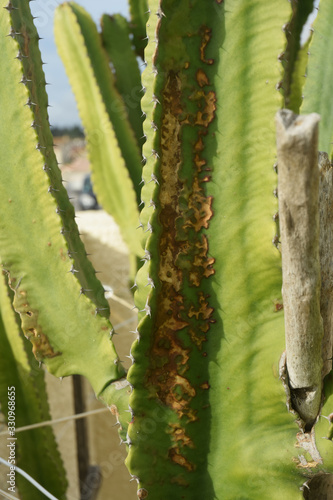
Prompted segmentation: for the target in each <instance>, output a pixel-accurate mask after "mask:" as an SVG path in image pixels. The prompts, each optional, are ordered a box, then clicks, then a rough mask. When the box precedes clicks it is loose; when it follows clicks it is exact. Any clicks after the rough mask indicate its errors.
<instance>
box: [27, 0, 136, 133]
mask: <svg viewBox="0 0 333 500" xmlns="http://www.w3.org/2000/svg"><path fill="white" fill-rule="evenodd" d="M76 2H77V3H78V4H80V5H82V7H84V8H85V9H86V10H87V11H88V12H89V14H90V15H91V16H92V18H93V19H94V21H95V22H96V24H98V23H99V20H100V18H101V16H102V14H106V13H107V14H116V13H120V14H123V15H124V16H126V17H128V3H127V0H76ZM60 3H62V2H60V1H58V0H35V1H34V2H31V3H30V7H31V10H32V13H33V15H34V16H36V17H37V18H36V19H35V21H34V22H35V25H36V27H37V30H38V33H39V36H40V37H41V38H43V40H40V41H39V47H40V50H41V53H42V59H43V62H45V63H46V64H45V65H44V67H43V68H44V71H45V77H46V81H47V83H48V84H49V85H48V86H47V88H46V90H47V93H48V95H49V104H50V106H51V107H50V108H49V117H50V124H51V125H52V126H55V127H67V126H72V125H79V124H80V123H81V121H80V118H79V115H78V112H77V107H76V103H75V98H74V95H73V93H72V91H71V88H70V85H69V82H68V78H67V75H66V73H65V69H64V67H63V64H62V62H61V59H60V57H59V56H58V54H57V49H56V46H55V42H54V34H53V18H54V10H55V9H56V7H57V6H58V5H59V4H60Z"/></svg>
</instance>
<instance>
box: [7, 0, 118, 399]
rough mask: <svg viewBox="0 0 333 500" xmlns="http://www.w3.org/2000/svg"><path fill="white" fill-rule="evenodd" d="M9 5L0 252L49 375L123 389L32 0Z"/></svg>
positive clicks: (24, 322)
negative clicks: (56, 145) (54, 116)
mask: <svg viewBox="0 0 333 500" xmlns="http://www.w3.org/2000/svg"><path fill="white" fill-rule="evenodd" d="M1 7H3V9H1V11H2V15H1V19H0V23H1V24H0V30H1V31H0V44H1V57H2V59H1V64H2V71H1V75H0V88H1V109H2V113H3V114H4V116H6V117H7V119H6V122H5V121H2V122H1V124H0V137H1V143H0V164H1V183H0V199H1V201H0V221H1V222H0V258H1V264H2V267H3V269H4V270H5V271H6V273H7V275H8V282H9V285H10V287H11V288H12V289H13V291H14V308H15V310H16V311H17V312H18V313H19V314H20V317H21V321H22V329H23V332H24V334H25V335H26V336H27V337H28V338H29V339H30V340H31V342H32V343H33V346H34V347H33V350H34V354H35V356H36V358H37V359H38V360H39V361H41V362H43V363H45V364H46V365H47V368H48V369H49V371H50V372H51V373H53V374H54V375H56V376H58V377H60V376H67V375H70V374H74V373H76V374H81V375H85V376H86V377H87V378H88V379H89V380H90V382H91V384H92V386H93V388H94V390H95V392H96V394H97V395H98V396H99V397H102V398H103V391H104V389H105V388H106V387H107V388H108V394H109V395H110V394H111V393H112V392H116V394H117V395H119V394H120V392H118V391H117V390H116V387H115V386H113V385H110V384H111V383H112V382H113V381H116V380H119V379H121V378H122V377H123V376H124V374H125V371H124V369H123V367H122V366H121V364H120V362H119V359H118V356H117V354H116V352H115V349H114V346H113V343H112V340H111V337H112V334H113V330H112V326H111V324H110V323H109V321H108V320H107V319H106V317H107V316H108V314H109V309H108V304H107V301H106V299H105V298H104V290H103V287H102V285H101V284H100V282H99V281H98V280H97V278H96V276H95V272H94V269H93V267H92V265H91V263H90V262H89V260H88V259H87V257H86V253H85V250H84V247H83V244H82V242H81V240H80V239H79V235H78V229H77V225H76V223H75V221H74V219H73V215H74V210H73V207H72V205H71V204H70V203H69V201H68V197H67V193H66V191H65V189H64V188H63V186H62V183H61V174H60V171H59V168H58V166H57V163H56V159H55V156H54V153H53V148H52V135H51V133H50V130H49V124H48V116H47V110H46V109H47V96H46V93H45V78H44V74H43V71H42V65H41V58H40V52H39V49H38V35H37V32H36V29H35V27H34V25H33V20H32V16H31V13H30V10H29V4H28V3H27V2H25V1H23V0H15V1H11V2H7V1H5V0H3V1H2V2H1ZM104 316H106V317H104ZM92 359H93V360H95V362H93V363H92V362H91V360H92ZM96 360H97V361H96ZM117 387H119V386H117ZM121 392H123V391H121ZM117 397H118V396H117ZM125 399H126V397H125ZM104 401H105V402H106V404H111V403H112V401H109V400H105V399H104Z"/></svg>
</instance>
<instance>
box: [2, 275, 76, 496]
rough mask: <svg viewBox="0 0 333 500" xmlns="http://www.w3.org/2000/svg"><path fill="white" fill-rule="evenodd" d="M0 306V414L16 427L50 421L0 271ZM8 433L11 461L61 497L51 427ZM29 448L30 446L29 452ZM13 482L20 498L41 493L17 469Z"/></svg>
mask: <svg viewBox="0 0 333 500" xmlns="http://www.w3.org/2000/svg"><path fill="white" fill-rule="evenodd" d="M11 294H12V292H11ZM0 310H1V315H0V345H1V362H0V401H1V405H2V406H1V407H2V413H3V415H4V418H5V420H6V422H7V419H8V416H9V415H11V423H12V424H13V423H15V427H16V429H18V428H19V427H22V426H26V425H29V424H35V423H37V422H43V421H45V420H50V419H51V417H50V413H49V408H48V403H47V393H46V388H45V381H44V371H43V369H42V368H40V367H39V366H38V361H37V360H36V359H35V357H34V355H33V353H32V351H31V343H30V342H29V341H28V340H27V339H26V338H24V336H23V333H22V331H21V329H20V327H19V317H18V315H17V314H16V313H15V312H14V310H13V308H12V304H11V300H10V289H9V288H8V287H7V286H6V283H5V277H4V276H1V281H0ZM9 396H10V397H9ZM8 401H12V402H13V401H14V405H15V406H14V408H13V407H8ZM8 410H12V411H13V413H11V414H10V413H9V412H8ZM13 415H14V417H13ZM13 421H14V422H13ZM9 429H11V430H12V427H11V426H9ZM13 437H15V444H14V447H15V456H16V464H17V465H18V466H19V467H21V468H23V470H25V471H26V472H27V473H28V474H30V475H31V476H32V477H33V478H34V479H35V480H36V481H37V482H38V483H40V484H41V485H43V486H44V488H46V489H47V490H48V491H50V492H51V493H52V494H53V495H55V496H56V497H57V498H59V499H60V498H64V496H65V493H66V489H67V480H66V473H65V469H64V466H63V464H62V460H61V457H60V454H59V451H58V448H57V444H56V441H55V437H54V434H53V429H52V427H42V428H39V429H34V430H31V431H30V432H20V433H16V434H14V435H13ZM0 441H2V442H3V443H5V444H6V445H7V444H10V435H9V434H7V435H2V436H1V437H0ZM13 442H14V441H13ZM6 449H8V448H6ZM31 450H34V451H33V453H31ZM7 472H8V471H6V473H7ZM15 483H16V485H17V487H18V490H19V492H20V496H21V498H24V499H29V498H34V499H36V500H37V499H38V500H39V499H40V500H43V499H44V498H45V497H44V495H42V494H41V493H40V492H38V491H36V488H35V487H33V486H32V485H31V484H30V483H28V482H27V481H26V480H24V479H23V478H22V476H20V475H19V474H17V475H16V481H15ZM7 486H8V485H7Z"/></svg>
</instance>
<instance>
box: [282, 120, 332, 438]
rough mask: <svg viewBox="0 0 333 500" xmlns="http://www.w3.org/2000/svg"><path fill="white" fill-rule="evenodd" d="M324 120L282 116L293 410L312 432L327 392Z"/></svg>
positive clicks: (285, 301) (286, 309) (287, 324)
mask: <svg viewBox="0 0 333 500" xmlns="http://www.w3.org/2000/svg"><path fill="white" fill-rule="evenodd" d="M319 120H320V116H319V115H318V114H316V113H313V114H310V115H306V116H298V115H295V114H294V113H293V112H292V111H289V110H281V111H279V112H278V113H277V116H276V125H277V155H278V197H279V221H280V233H281V245H282V275H283V287H282V295H283V304H284V313H285V335H286V356H287V372H288V377H289V385H290V389H291V398H292V404H293V407H294V409H295V410H296V411H297V412H298V414H299V415H300V417H301V418H302V420H303V421H304V422H305V427H306V428H310V427H311V426H312V425H313V423H314V421H315V420H316V417H317V415H318V412H319V409H320V404H321V392H322V366H323V362H322V339H323V322H322V318H321V315H320V289H321V275H320V260H319V169H318V123H319Z"/></svg>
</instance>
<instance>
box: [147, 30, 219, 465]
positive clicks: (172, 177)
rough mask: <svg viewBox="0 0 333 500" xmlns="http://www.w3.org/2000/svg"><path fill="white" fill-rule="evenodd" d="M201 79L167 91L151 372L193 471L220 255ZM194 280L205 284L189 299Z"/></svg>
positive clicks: (208, 102) (207, 101)
mask: <svg viewBox="0 0 333 500" xmlns="http://www.w3.org/2000/svg"><path fill="white" fill-rule="evenodd" d="M202 37H203V38H202V40H203V41H202V46H201V56H202V57H204V51H205V47H206V45H207V43H208V41H209V38H210V30H206V29H204V30H203V31H202ZM205 62H208V61H206V60H205ZM208 63H209V62H208ZM196 85H197V91H195V92H192V94H191V96H190V97H188V98H187V99H188V105H187V103H186V99H185V98H184V90H183V88H182V78H181V77H180V76H179V74H177V73H174V72H169V73H168V76H167V79H166V83H165V86H164V90H163V92H162V100H163V113H164V114H163V116H162V121H161V127H160V151H159V157H160V161H159V167H160V171H159V177H158V180H159V195H158V196H159V203H158V204H157V205H156V206H157V210H158V218H159V225H160V228H161V232H160V236H159V256H160V257H159V264H158V266H159V267H158V277H159V287H158V295H157V304H158V307H157V310H156V313H155V315H154V316H153V322H154V323H153V342H152V346H151V350H150V364H149V369H148V371H147V374H146V384H147V386H148V387H151V389H152V390H151V393H152V394H157V397H158V399H159V400H160V402H161V403H162V404H164V405H166V406H167V407H168V408H171V409H172V410H173V411H174V412H175V413H176V414H177V417H178V424H177V426H176V427H170V429H169V430H170V435H171V441H172V444H171V447H170V449H169V458H170V459H171V460H172V461H173V462H175V463H177V464H178V465H180V466H181V467H183V468H185V469H187V470H193V469H194V465H193V464H192V463H191V462H190V461H189V460H188V459H187V458H186V456H184V454H185V455H186V453H185V449H186V448H192V447H193V446H194V445H193V442H192V439H191V437H189V435H188V434H187V432H186V429H185V422H186V423H188V422H195V421H196V420H197V419H198V415H197V409H195V408H194V405H193V404H192V401H193V399H194V398H195V397H196V395H197V393H198V391H206V390H207V388H208V387H207V384H206V383H203V384H201V386H200V385H199V383H198V381H197V380H195V382H194V383H192V380H191V378H190V377H189V375H188V371H189V368H190V355H191V351H192V350H193V349H195V350H197V351H201V350H202V345H203V343H204V342H205V341H207V335H208V331H209V328H210V324H211V323H212V322H213V321H214V320H213V319H212V314H213V308H212V307H210V306H209V303H208V298H209V297H208V295H207V294H205V293H204V292H202V291H200V288H199V287H200V285H201V283H202V282H203V280H205V279H207V278H208V277H209V276H211V275H212V274H214V270H213V267H212V266H213V263H214V259H213V258H211V257H208V239H207V236H206V235H205V234H204V231H205V230H206V229H207V228H208V226H209V221H210V219H211V217H212V215H213V210H212V198H211V197H209V196H207V195H206V193H205V183H206V182H207V181H208V180H209V176H208V175H203V173H204V171H207V170H209V165H207V160H206V158H205V157H204V152H205V144H204V140H205V136H206V135H207V128H208V126H209V125H210V123H211V122H212V121H213V119H214V116H215V109H216V97H215V93H214V92H207V93H205V92H204V91H203V90H202V87H203V86H204V85H209V81H208V78H207V77H206V75H205V74H204V72H203V71H200V70H199V71H198V72H197V83H196ZM189 110H190V111H189ZM184 116H186V119H185V120H184ZM184 127H190V128H191V131H193V132H194V134H193V135H194V137H195V138H194V141H193V152H192V157H190V158H187V159H186V160H184V157H183V142H182V134H183V130H184ZM185 161H186V162H187V164H186V165H185V167H186V168H185V172H188V171H189V170H188V169H189V168H191V169H192V172H191V174H190V176H189V174H188V173H187V174H185V175H184V172H183V167H184V162H185ZM189 162H190V163H189ZM186 169H187V170H186ZM189 287H191V288H193V287H195V289H196V288H198V290H195V293H194V295H193V296H192V298H191V299H190V301H189V298H188V288H189ZM205 354H206V353H204V354H203V355H205ZM182 422H183V423H182Z"/></svg>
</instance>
